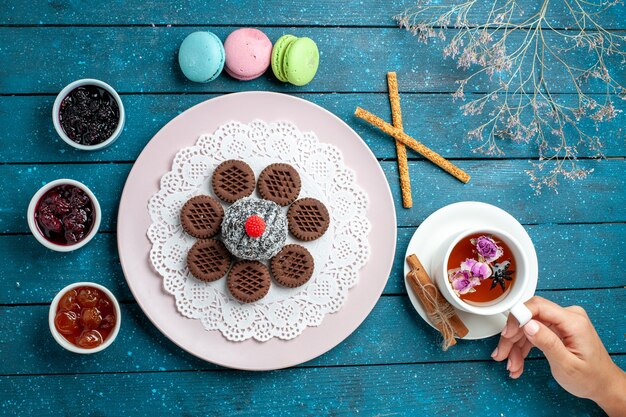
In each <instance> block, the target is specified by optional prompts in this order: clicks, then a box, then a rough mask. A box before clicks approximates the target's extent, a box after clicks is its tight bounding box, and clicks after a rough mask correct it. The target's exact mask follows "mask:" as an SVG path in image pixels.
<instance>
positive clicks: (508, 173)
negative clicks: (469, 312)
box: [0, 159, 626, 233]
mask: <svg viewBox="0 0 626 417" xmlns="http://www.w3.org/2000/svg"><path fill="white" fill-rule="evenodd" d="M581 164H582V165H583V166H585V167H588V168H593V169H595V172H594V173H593V175H590V176H589V177H588V178H587V179H586V180H584V181H577V182H574V183H572V182H564V183H563V184H561V186H560V188H559V194H555V193H554V192H552V191H549V190H547V191H545V192H544V193H543V194H541V195H538V196H535V195H534V192H533V190H532V189H531V188H530V187H529V186H528V177H527V175H526V174H525V172H524V171H525V170H526V169H528V168H529V163H528V162H527V161H524V160H495V161H480V160H479V161H475V160H472V161H458V165H459V166H460V167H461V168H462V169H465V170H466V171H467V172H468V173H469V174H470V175H472V180H471V181H470V182H469V183H468V184H465V185H464V184H461V183H460V182H458V181H457V180H455V179H454V178H452V177H451V176H449V175H448V174H446V173H445V172H443V171H441V170H440V169H439V168H438V167H436V166H434V165H432V164H430V163H429V162H426V161H410V162H409V170H410V172H411V179H412V186H413V193H414V195H415V196H416V198H417V201H419V202H420V203H418V204H416V205H415V206H414V207H413V208H412V209H410V210H405V209H403V208H402V207H401V205H398V204H396V206H397V208H396V213H397V217H398V226H417V225H418V224H420V223H421V222H422V221H423V220H424V219H425V218H426V217H427V216H428V215H429V214H431V213H432V212H433V211H435V210H436V209H438V208H439V207H443V206H445V205H447V204H450V203H454V202H457V201H464V200H472V201H484V202H487V203H491V204H495V205H497V206H499V207H502V208H503V209H505V210H507V211H508V212H510V213H511V214H512V215H513V216H514V217H515V218H517V219H518V220H519V221H520V222H522V223H582V222H593V223H599V222H623V221H624V220H626V194H625V193H624V192H623V190H624V189H626V188H625V187H626V172H625V171H626V161H624V160H623V159H620V160H606V161H582V162H581ZM381 166H382V168H383V171H384V172H385V174H386V175H387V179H388V180H389V184H390V187H391V190H392V194H393V197H394V201H396V202H398V201H400V195H399V193H400V190H399V185H398V174H397V167H396V163H395V161H382V162H381ZM130 168H131V164H129V163H107V164H71V165H57V164H46V165H33V166H27V165H0V178H2V179H3V181H2V182H0V195H2V196H4V197H5V199H6V200H5V203H4V209H3V210H2V212H0V233H19V232H28V225H27V223H26V219H25V214H26V208H27V207H28V203H29V201H30V198H31V197H32V195H33V194H34V193H35V192H36V191H37V189H38V188H39V187H41V186H42V185H43V184H45V183H47V182H49V181H52V180H54V179H57V178H73V179H76V180H78V181H81V182H83V183H85V184H86V185H87V186H88V187H90V188H91V189H92V190H93V191H94V193H95V194H96V196H97V197H98V199H99V201H100V205H101V207H102V210H103V218H102V226H101V230H103V231H112V230H114V229H115V219H116V218H117V205H118V202H119V196H120V193H121V191H122V188H123V184H124V181H125V180H126V177H127V175H128V172H129V170H130ZM425 202H428V203H425Z"/></svg>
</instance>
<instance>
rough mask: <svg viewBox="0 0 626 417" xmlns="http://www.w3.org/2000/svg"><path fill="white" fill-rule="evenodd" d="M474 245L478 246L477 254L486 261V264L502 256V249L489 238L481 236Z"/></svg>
mask: <svg viewBox="0 0 626 417" xmlns="http://www.w3.org/2000/svg"><path fill="white" fill-rule="evenodd" d="M473 243H474V245H476V252H478V254H479V255H480V256H482V257H483V258H484V259H485V262H493V261H495V260H496V259H498V258H499V257H501V256H502V253H503V250H502V248H501V247H500V246H498V244H497V243H496V241H495V240H493V239H492V238H490V237H488V236H480V237H479V238H477V239H475V240H474V242H473Z"/></svg>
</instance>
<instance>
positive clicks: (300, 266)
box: [270, 244, 315, 288]
mask: <svg viewBox="0 0 626 417" xmlns="http://www.w3.org/2000/svg"><path fill="white" fill-rule="evenodd" d="M314 267H315V262H314V261H313V256H311V253H310V252H309V251H308V250H307V249H306V248H305V247H304V246H300V245H295V244H291V245H287V246H285V247H284V248H283V249H282V250H281V251H280V252H278V254H277V255H276V256H274V257H273V258H272V262H271V263H270V269H271V271H272V276H273V277H274V279H275V280H276V282H278V283H279V284H280V285H283V286H285V287H289V288H295V287H299V286H300V285H302V284H305V283H306V282H307V281H308V280H309V279H310V278H311V276H312V275H313V269H314Z"/></svg>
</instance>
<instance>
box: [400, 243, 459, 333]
mask: <svg viewBox="0 0 626 417" xmlns="http://www.w3.org/2000/svg"><path fill="white" fill-rule="evenodd" d="M406 261H407V263H408V264H409V267H410V268H411V272H413V273H412V274H409V277H408V281H409V285H410V286H411V289H412V290H413V292H414V293H415V295H417V296H418V297H419V299H420V301H421V302H422V305H423V306H424V308H425V309H426V312H427V313H428V315H429V316H430V315H431V314H433V312H434V311H435V308H436V306H435V305H434V304H433V303H432V302H431V301H430V300H432V299H434V300H436V302H437V304H438V305H439V306H444V305H449V303H448V301H447V300H446V299H445V298H444V296H443V295H441V293H440V292H439V290H438V289H437V286H435V285H434V283H433V281H432V280H431V279H430V277H429V276H428V273H427V272H426V270H425V269H424V266H423V265H422V263H421V262H420V260H419V259H418V258H417V256H415V255H409V256H407V258H406ZM414 279H418V280H419V281H420V283H421V284H422V285H421V286H420V285H419V284H418V283H417V282H415V281H414ZM422 287H424V290H422ZM424 291H429V292H430V295H431V297H427V296H426V295H425V294H424ZM429 298H430V299H429ZM449 322H450V325H451V326H452V329H453V330H454V333H456V335H457V336H458V337H465V336H467V333H469V330H468V328H467V327H466V326H465V324H464V323H463V321H462V320H461V318H460V317H459V316H458V315H457V314H456V313H455V314H454V315H452V316H451V317H450V319H449ZM440 327H441V326H438V327H437V328H438V330H439V331H440V332H442V333H443V330H442V328H440Z"/></svg>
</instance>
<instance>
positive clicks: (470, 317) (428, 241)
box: [404, 201, 539, 340]
mask: <svg viewBox="0 0 626 417" xmlns="http://www.w3.org/2000/svg"><path fill="white" fill-rule="evenodd" d="M480 227H495V228H500V229H503V230H505V231H506V232H508V233H509V234H511V235H512V236H513V237H514V238H516V239H517V240H518V241H519V242H520V244H521V245H522V248H523V249H524V250H525V251H526V253H527V254H528V261H529V265H528V268H529V274H530V277H531V278H530V285H529V286H528V288H527V290H526V292H525V294H524V296H523V300H524V301H526V300H528V299H529V298H531V297H532V296H533V294H534V293H535V289H536V288H537V277H538V275H539V264H538V262H537V253H536V252H535V247H534V246H533V242H532V241H531V240H530V236H528V233H527V232H526V229H524V226H522V225H521V224H520V223H519V222H518V221H517V220H516V219H515V218H514V217H513V216H511V215H510V214H509V213H507V212H506V211H504V210H502V209H501V208H498V207H496V206H492V205H491V204H486V203H480V202H476V201H463V202H460V203H454V204H450V205H448V206H445V207H442V208H440V209H439V210H437V211H436V212H434V213H433V214H431V215H430V216H428V218H427V219H426V220H424V222H423V223H422V224H421V225H420V226H419V227H418V228H417V230H416V231H415V233H414V234H413V237H412V238H411V241H410V242H409V247H408V248H407V251H406V255H405V259H406V257H407V256H409V255H410V254H415V255H417V257H418V258H419V259H420V261H421V262H422V264H423V266H424V269H426V272H428V274H429V275H431V277H432V274H431V273H432V271H433V269H434V266H435V264H436V263H437V262H436V261H437V260H438V259H440V258H441V257H442V256H444V255H445V253H444V252H445V250H446V249H447V246H448V245H449V244H450V243H451V242H452V239H454V237H455V236H456V235H458V234H459V233H461V232H463V231H464V230H467V229H470V228H480ZM408 272H409V266H408V264H407V263H406V261H405V262H404V276H405V279H404V285H405V286H406V291H407V293H408V294H409V298H410V299H411V303H412V304H413V307H414V308H415V310H417V312H418V313H419V315H420V316H422V318H423V319H424V320H425V321H426V322H427V323H428V324H430V325H431V326H433V324H432V323H431V321H430V319H429V318H428V315H427V314H426V311H425V310H424V308H423V307H422V304H421V302H420V301H419V300H418V299H417V297H416V296H415V295H414V294H413V291H412V290H411V288H410V287H409V284H408V283H407V281H406V275H407V273H408ZM457 313H458V314H459V317H460V318H461V320H463V323H465V325H466V326H467V328H468V329H469V333H468V334H467V336H465V337H464V338H463V339H470V340H473V339H484V338H486V337H490V336H493V335H496V334H498V333H500V332H501V331H502V329H503V328H504V324H505V323H506V318H507V316H506V315H504V314H496V315H494V316H479V315H475V314H471V313H467V312H465V311H460V310H457ZM433 327H434V326H433Z"/></svg>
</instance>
